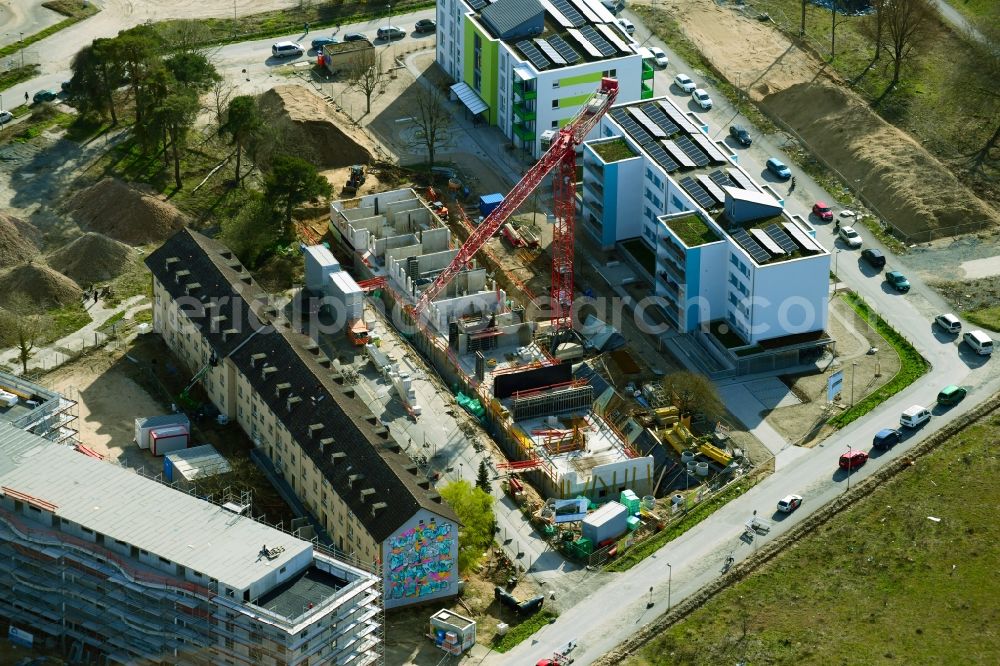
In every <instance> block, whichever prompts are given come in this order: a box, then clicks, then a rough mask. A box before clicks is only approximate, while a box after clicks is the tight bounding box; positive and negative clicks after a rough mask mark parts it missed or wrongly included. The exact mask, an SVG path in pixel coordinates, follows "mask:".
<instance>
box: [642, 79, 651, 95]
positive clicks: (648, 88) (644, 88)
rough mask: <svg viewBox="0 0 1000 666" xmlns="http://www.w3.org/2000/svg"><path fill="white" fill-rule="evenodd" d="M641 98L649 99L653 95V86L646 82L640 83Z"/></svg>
mask: <svg viewBox="0 0 1000 666" xmlns="http://www.w3.org/2000/svg"><path fill="white" fill-rule="evenodd" d="M640 96H641V97H642V99H651V98H652V97H653V86H648V85H646V82H645V81H643V83H642V93H641V95H640Z"/></svg>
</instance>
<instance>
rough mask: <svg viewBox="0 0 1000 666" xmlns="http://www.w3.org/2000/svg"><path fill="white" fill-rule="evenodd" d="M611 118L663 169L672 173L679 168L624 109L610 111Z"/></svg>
mask: <svg viewBox="0 0 1000 666" xmlns="http://www.w3.org/2000/svg"><path fill="white" fill-rule="evenodd" d="M610 113H611V117H612V118H613V119H614V120H615V122H616V123H618V125H619V126H620V127H621V128H622V129H623V130H625V131H626V132H627V133H628V134H629V136H631V137H632V138H633V139H635V142H636V143H638V144H639V145H640V146H642V148H643V149H644V150H645V151H646V152H647V153H649V156H650V157H652V158H653V159H654V160H655V161H656V162H657V163H658V164H659V165H660V166H661V167H663V169H664V170H665V171H666V172H667V173H670V172H672V171H677V169H679V168H680V167H679V166H678V165H677V162H675V161H674V160H673V159H672V158H671V157H670V156H669V155H667V152H666V151H665V150H664V149H663V147H662V146H661V145H660V144H659V143H658V142H657V141H656V140H654V139H653V137H651V136H650V135H649V132H647V131H646V130H644V129H643V128H642V127H641V126H640V125H639V123H637V122H636V121H635V120H633V119H632V116H630V115H629V114H628V113H627V112H626V111H625V109H621V108H618V109H611V111H610Z"/></svg>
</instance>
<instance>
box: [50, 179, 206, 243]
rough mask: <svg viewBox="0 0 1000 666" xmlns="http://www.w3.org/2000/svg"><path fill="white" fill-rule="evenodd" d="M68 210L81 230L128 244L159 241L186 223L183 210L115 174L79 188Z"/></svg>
mask: <svg viewBox="0 0 1000 666" xmlns="http://www.w3.org/2000/svg"><path fill="white" fill-rule="evenodd" d="M68 210H69V212H71V213H72V214H73V217H74V219H75V220H76V222H77V224H79V225H80V226H81V227H82V228H83V229H84V230H87V231H96V232H98V233H101V234H104V235H105V236H110V237H111V238H114V239H115V240H119V241H121V242H123V243H128V244H129V245H143V244H145V243H152V242H155V241H162V240H164V239H166V238H168V237H169V236H171V235H172V234H173V233H174V232H175V231H177V230H178V229H180V228H181V227H183V226H184V225H185V224H186V223H187V218H186V217H185V216H184V214H183V213H181V212H180V211H179V210H177V209H176V208H174V207H173V206H171V205H170V204H168V203H165V202H163V201H160V200H159V199H158V198H156V197H155V196H153V195H151V194H148V193H145V192H141V191H139V190H137V189H134V188H132V187H129V186H128V185H126V184H125V183H123V182H122V181H120V180H117V179H115V178H105V179H104V180H102V181H100V182H99V183H96V184H94V185H92V186H90V187H88V188H86V189H85V190H81V191H80V192H78V193H77V194H76V195H75V196H74V197H73V198H72V199H71V200H70V202H69V206H68Z"/></svg>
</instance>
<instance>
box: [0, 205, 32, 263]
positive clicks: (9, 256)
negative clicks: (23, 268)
mask: <svg viewBox="0 0 1000 666" xmlns="http://www.w3.org/2000/svg"><path fill="white" fill-rule="evenodd" d="M38 237H39V233H38V230H37V229H35V227H33V226H32V225H30V224H28V223H27V222H25V221H23V220H19V219H18V218H16V217H11V216H10V215H5V214H3V213H0V268H9V267H11V266H15V265H17V264H20V263H23V262H24V261H27V260H28V259H31V258H32V257H34V256H35V255H36V254H38V247H37V246H36V245H35V242H36V241H37V239H38Z"/></svg>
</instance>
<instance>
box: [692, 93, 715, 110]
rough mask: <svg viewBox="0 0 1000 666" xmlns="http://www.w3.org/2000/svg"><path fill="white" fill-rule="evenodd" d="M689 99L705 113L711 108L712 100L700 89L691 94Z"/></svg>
mask: <svg viewBox="0 0 1000 666" xmlns="http://www.w3.org/2000/svg"><path fill="white" fill-rule="evenodd" d="M691 97H692V99H694V101H695V104H697V105H698V106H700V107H701V108H703V109H705V110H706V111H707V110H708V109H711V108H712V98H711V97H709V96H708V93H707V92H705V91H704V90H702V89H701V88H698V89H696V90H695V91H694V92H693V93H691Z"/></svg>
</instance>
